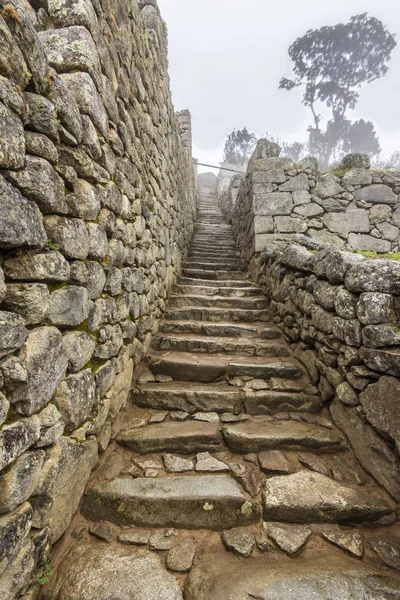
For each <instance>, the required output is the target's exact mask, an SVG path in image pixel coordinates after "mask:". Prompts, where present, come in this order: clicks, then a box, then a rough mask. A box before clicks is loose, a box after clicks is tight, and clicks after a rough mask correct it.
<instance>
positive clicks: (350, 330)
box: [332, 317, 362, 347]
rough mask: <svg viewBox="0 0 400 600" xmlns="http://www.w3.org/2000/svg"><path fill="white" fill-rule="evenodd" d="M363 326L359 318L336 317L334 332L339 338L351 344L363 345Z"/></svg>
mask: <svg viewBox="0 0 400 600" xmlns="http://www.w3.org/2000/svg"><path fill="white" fill-rule="evenodd" d="M361 332H362V326H361V325H360V323H359V321H358V320H357V319H341V318H340V317H334V319H333V327H332V333H333V335H334V336H335V337H336V338H337V339H338V340H341V341H342V342H344V343H345V344H348V345H349V346H358V347H359V346H361V343H362V337H361Z"/></svg>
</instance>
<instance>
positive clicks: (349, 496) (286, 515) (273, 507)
mask: <svg viewBox="0 0 400 600" xmlns="http://www.w3.org/2000/svg"><path fill="white" fill-rule="evenodd" d="M263 505H264V519H265V520H266V521H286V522H290V523H341V524H358V523H363V524H365V525H368V526H371V525H388V524H390V523H391V522H393V520H394V519H395V518H396V512H395V511H394V510H393V508H392V507H390V506H389V505H388V504H387V503H386V502H384V501H383V500H381V499H380V498H375V497H374V496H372V495H371V494H369V493H367V492H365V491H364V490H360V489H359V488H358V489H354V488H353V487H352V486H350V485H348V484H343V483H338V482H336V481H333V480H332V479H330V478H329V477H326V476H325V475H320V474H319V473H315V472H311V471H299V472H298V473H294V474H293V475H283V476H278V477H272V478H270V479H267V480H266V482H265V489H264V492H263ZM335 597H336V596H335ZM357 597H359V596H357ZM374 597H375V596H374ZM371 598H372V596H371Z"/></svg>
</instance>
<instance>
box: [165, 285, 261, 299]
mask: <svg viewBox="0 0 400 600" xmlns="http://www.w3.org/2000/svg"><path fill="white" fill-rule="evenodd" d="M174 294H175V295H177V296H179V295H180V296H183V295H185V296H212V297H214V296H225V297H228V298H231V297H234V298H245V297H249V296H257V297H259V296H263V293H262V291H261V288H259V287H256V286H254V287H245V288H243V287H217V286H214V287H212V286H206V285H181V284H178V285H176V286H175V287H174Z"/></svg>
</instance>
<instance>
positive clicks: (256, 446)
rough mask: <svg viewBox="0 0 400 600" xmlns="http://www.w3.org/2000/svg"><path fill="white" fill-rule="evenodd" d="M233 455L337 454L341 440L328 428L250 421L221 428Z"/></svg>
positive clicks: (341, 444)
mask: <svg viewBox="0 0 400 600" xmlns="http://www.w3.org/2000/svg"><path fill="white" fill-rule="evenodd" d="M223 434H224V438H225V442H226V444H227V446H228V448H229V449H230V450H231V451H232V452H236V453H238V454H248V453H251V452H263V451H264V450H304V451H307V450H310V451H316V450H319V451H322V452H337V451H338V450H343V449H344V448H346V445H345V442H344V439H343V438H342V437H341V436H339V435H338V434H337V433H334V432H333V431H331V430H330V429H326V428H324V427H319V426H318V425H310V424H308V423H301V422H298V421H266V420H249V421H245V422H244V423H238V424H235V425H228V426H226V427H224V428H223Z"/></svg>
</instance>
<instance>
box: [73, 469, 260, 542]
mask: <svg viewBox="0 0 400 600" xmlns="http://www.w3.org/2000/svg"><path fill="white" fill-rule="evenodd" d="M83 512H84V514H85V515H86V516H87V517H88V518H89V519H91V520H93V521H100V520H107V521H111V522H112V523H116V524H119V525H133V524H135V525H136V526H139V527H141V526H144V527H148V526H151V527H181V528H185V529H212V530H216V531H219V530H223V529H226V528H229V527H236V526H240V525H249V524H251V523H254V522H257V521H258V519H259V508H258V505H257V503H256V502H255V501H253V500H249V499H248V498H247V497H246V496H245V495H244V493H243V492H242V491H241V489H240V487H239V486H238V484H237V483H236V481H235V480H234V479H232V478H231V477H230V476H229V475H218V476H216V475H196V476H192V477H190V476H185V475H173V476H170V477H162V478H160V479H148V478H138V479H114V480H113V481H109V482H102V483H100V484H98V485H96V486H94V487H93V488H92V489H91V490H90V492H89V493H88V494H87V496H86V498H85V501H84V505H83Z"/></svg>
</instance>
